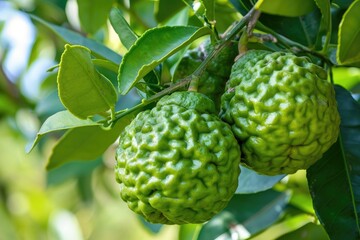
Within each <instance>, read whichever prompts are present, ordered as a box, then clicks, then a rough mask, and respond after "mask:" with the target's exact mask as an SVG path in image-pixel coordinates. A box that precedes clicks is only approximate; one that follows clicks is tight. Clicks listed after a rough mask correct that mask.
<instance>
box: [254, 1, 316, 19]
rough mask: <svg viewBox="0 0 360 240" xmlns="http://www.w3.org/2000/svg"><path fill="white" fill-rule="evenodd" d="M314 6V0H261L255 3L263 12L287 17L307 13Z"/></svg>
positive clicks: (256, 7)
mask: <svg viewBox="0 0 360 240" xmlns="http://www.w3.org/2000/svg"><path fill="white" fill-rule="evenodd" d="M314 7H315V4H314V0H292V1H288V0H259V1H257V3H256V4H255V9H258V10H260V11H262V12H265V13H269V14H275V15H281V16H287V17H297V16H302V15H305V14H307V13H309V12H311V11H312V10H314Z"/></svg>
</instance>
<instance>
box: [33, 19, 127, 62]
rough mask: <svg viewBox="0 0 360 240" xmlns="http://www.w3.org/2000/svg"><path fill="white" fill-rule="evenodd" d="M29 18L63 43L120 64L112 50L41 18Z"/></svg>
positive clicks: (117, 55)
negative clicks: (77, 46)
mask: <svg viewBox="0 0 360 240" xmlns="http://www.w3.org/2000/svg"><path fill="white" fill-rule="evenodd" d="M31 18H32V19H34V20H36V21H37V22H39V23H41V24H42V25H44V26H45V27H47V28H49V29H50V30H51V31H53V32H54V33H55V34H56V35H58V36H59V37H60V38H62V39H63V40H64V41H65V42H67V43H69V44H72V45H82V46H85V47H87V48H89V49H90V50H91V52H92V53H93V54H94V56H96V57H99V58H103V59H107V60H109V61H111V62H113V63H115V64H120V62H121V56H120V55H119V54H117V53H116V52H114V51H113V50H111V49H109V48H107V47H106V46H105V45H103V44H101V43H98V42H96V41H94V40H92V39H89V38H86V37H84V36H82V35H81V34H79V33H76V32H74V31H71V30H69V29H66V28H63V27H59V26H56V25H54V24H52V23H49V22H46V21H44V20H42V19H41V18H38V17H36V16H34V15H31Z"/></svg>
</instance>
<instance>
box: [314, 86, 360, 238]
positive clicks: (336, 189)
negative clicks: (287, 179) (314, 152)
mask: <svg viewBox="0 0 360 240" xmlns="http://www.w3.org/2000/svg"><path fill="white" fill-rule="evenodd" d="M335 90H336V99H337V102H338V108H339V112H340V115H341V125H340V128H341V137H340V138H339V140H338V141H337V142H336V143H335V144H334V145H333V146H332V147H331V148H330V149H329V151H327V152H326V153H325V154H324V156H323V158H322V159H320V160H319V161H318V162H317V163H315V164H314V165H313V166H311V167H310V168H309V169H308V171H307V179H308V184H309V189H310V193H311V197H312V199H313V204H314V209H315V212H316V214H317V216H318V218H319V220H320V222H321V223H322V225H323V226H324V228H325V230H326V232H327V233H328V234H329V236H330V237H331V238H332V239H359V238H360V226H359V215H360V178H359V176H360V161H359V159H360V149H359V145H360V138H359V136H360V105H359V104H358V103H357V102H356V101H355V100H354V99H353V98H352V97H351V95H350V93H349V92H348V91H346V90H345V89H344V88H342V87H339V86H336V87H335ZM334 193H335V194H334Z"/></svg>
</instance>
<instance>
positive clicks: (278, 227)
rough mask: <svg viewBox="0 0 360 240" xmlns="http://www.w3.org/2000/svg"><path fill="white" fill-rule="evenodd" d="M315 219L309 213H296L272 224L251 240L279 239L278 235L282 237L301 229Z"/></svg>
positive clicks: (312, 239)
mask: <svg viewBox="0 0 360 240" xmlns="http://www.w3.org/2000/svg"><path fill="white" fill-rule="evenodd" d="M313 221H314V217H312V216H310V215H308V214H299V215H296V216H295V217H291V218H285V219H284V220H283V221H281V222H279V223H276V224H274V225H272V226H270V227H269V228H267V229H266V230H265V231H263V232H262V233H260V234H259V235H256V236H255V237H253V238H251V240H268V239H277V238H278V237H281V236H282V235H284V234H286V233H289V232H291V231H294V230H296V229H299V228H301V227H303V226H305V225H306V224H308V223H310V222H313ZM315 239H316V238H311V240H315ZM292 240H298V239H292ZM316 240H318V239H316Z"/></svg>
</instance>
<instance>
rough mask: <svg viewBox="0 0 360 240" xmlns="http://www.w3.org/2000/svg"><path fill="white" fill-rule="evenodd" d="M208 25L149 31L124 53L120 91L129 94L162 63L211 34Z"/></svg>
mask: <svg viewBox="0 0 360 240" xmlns="http://www.w3.org/2000/svg"><path fill="white" fill-rule="evenodd" d="M210 33H211V30H210V29H209V28H207V27H202V28H197V27H190V26H174V27H170V26H165V27H160V28H153V29H150V30H148V31H146V32H145V33H144V34H143V35H142V36H141V37H140V38H139V39H138V40H137V41H136V42H135V44H134V45H133V46H132V47H131V48H130V49H129V51H128V52H127V53H126V54H125V55H124V58H123V61H122V62H121V64H120V68H119V75H118V81H119V91H120V93H121V94H126V93H127V92H129V90H130V89H131V88H132V87H133V86H134V85H135V84H136V83H137V82H138V81H139V80H140V79H142V78H143V77H144V76H145V75H146V74H147V73H149V72H150V71H151V70H153V69H154V68H155V67H156V66H157V65H158V64H159V63H161V62H162V61H164V60H165V59H166V58H168V57H169V56H171V55H173V54H174V53H176V52H177V51H179V50H180V49H182V48H183V47H185V46H186V45H188V44H190V43H191V42H193V41H194V40H195V39H197V38H199V37H201V36H203V35H206V34H210Z"/></svg>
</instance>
